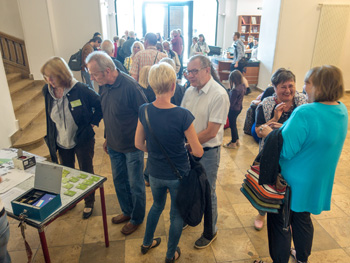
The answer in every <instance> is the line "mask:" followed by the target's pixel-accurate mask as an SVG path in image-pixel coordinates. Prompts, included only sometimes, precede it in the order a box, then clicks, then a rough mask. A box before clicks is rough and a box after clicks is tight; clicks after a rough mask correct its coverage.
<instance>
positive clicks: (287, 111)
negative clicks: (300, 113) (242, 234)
mask: <svg viewBox="0 0 350 263" xmlns="http://www.w3.org/2000/svg"><path fill="white" fill-rule="evenodd" d="M271 83H272V86H273V87H274V89H275V93H274V94H273V96H271V97H267V98H265V99H264V100H263V101H262V102H261V103H260V104H259V106H258V107H257V109H256V113H255V131H256V134H257V136H258V137H259V138H261V140H260V142H259V149H260V150H261V149H262V147H263V145H264V138H265V136H264V134H262V133H261V130H260V129H261V125H268V126H269V127H271V128H272V129H278V128H280V127H282V125H283V123H284V122H285V121H286V120H287V119H288V118H289V117H290V116H291V114H292V112H293V110H294V109H295V108H296V107H298V106H300V105H302V104H305V103H307V99H306V96H305V95H304V94H302V93H299V92H297V91H296V89H295V75H294V74H293V73H292V72H291V71H290V70H287V69H284V68H280V69H278V70H277V71H276V72H275V73H274V74H273V75H272V77H271ZM264 220H265V213H264V212H261V211H259V215H257V217H256V219H255V222H254V227H255V229H256V230H261V229H262V228H263V226H264Z"/></svg>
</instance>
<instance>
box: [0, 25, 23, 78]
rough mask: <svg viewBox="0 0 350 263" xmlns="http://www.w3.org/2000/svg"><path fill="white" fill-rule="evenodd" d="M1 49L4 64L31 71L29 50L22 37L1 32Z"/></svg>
mask: <svg viewBox="0 0 350 263" xmlns="http://www.w3.org/2000/svg"><path fill="white" fill-rule="evenodd" d="M0 50H1V54H2V59H3V61H4V64H9V65H11V66H14V67H17V68H20V69H21V70H24V71H25V72H28V73H29V65H28V58H27V52H26V48H25V44H24V41H23V40H22V39H19V38H16V37H13V36H10V35H8V34H5V33H3V32H0Z"/></svg>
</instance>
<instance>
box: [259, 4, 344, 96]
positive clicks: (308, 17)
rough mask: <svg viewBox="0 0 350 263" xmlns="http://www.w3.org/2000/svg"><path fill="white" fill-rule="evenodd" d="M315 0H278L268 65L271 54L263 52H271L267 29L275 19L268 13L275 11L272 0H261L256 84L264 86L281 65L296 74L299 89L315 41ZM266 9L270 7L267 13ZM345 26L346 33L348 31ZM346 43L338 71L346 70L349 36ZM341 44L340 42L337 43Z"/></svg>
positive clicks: (270, 38)
mask: <svg viewBox="0 0 350 263" xmlns="http://www.w3.org/2000/svg"><path fill="white" fill-rule="evenodd" d="M278 1H279V0H278ZM319 3H320V1H319V0H308V1H305V0H294V1H288V0H282V1H281V10H280V20H279V23H278V27H279V28H278V33H277V38H276V49H275V52H274V60H273V63H272V67H271V58H272V57H270V59H269V58H268V55H270V54H266V53H265V52H267V51H268V50H270V51H268V52H269V53H271V50H273V42H275V39H274V38H273V36H271V32H270V30H271V29H273V24H274V23H275V19H273V17H272V18H271V16H272V15H273V10H275V11H274V12H277V13H278V9H277V8H276V1H275V0H274V1H271V0H265V1H264V5H263V15H262V26H261V31H262V32H261V34H260V43H259V56H260V59H261V65H260V74H259V84H258V85H259V87H261V88H263V89H264V88H266V86H267V85H268V84H269V82H270V81H269V78H270V77H271V75H272V73H273V72H274V71H275V70H276V69H278V68H280V67H285V68H288V69H290V70H292V71H293V73H294V74H295V75H296V83H297V90H299V91H301V90H302V87H303V79H304V75H305V73H306V72H307V71H308V70H309V69H310V66H311V60H312V54H313V50H314V45H315V39H316V33H317V28H318V21H319V15H320V8H319V6H318V4H319ZM327 3H337V4H341V3H344V4H349V3H350V1H349V0H342V1H341V0H328V1H327ZM266 10H270V11H271V12H269V13H268V14H266V13H265V11H266ZM349 28H350V27H348V30H347V32H348V34H350V32H349ZM346 39H347V40H346V41H347V42H346V43H347V45H344V46H345V48H344V49H343V54H342V57H343V60H342V63H340V65H338V66H339V67H341V69H342V71H343V72H344V73H345V72H349V71H350V63H349V56H350V55H349V52H350V49H349V43H350V40H349V36H347V37H346ZM269 43H272V45H271V49H268V48H267V47H268V45H270V44H269ZM334 48H343V45H342V43H339V46H338V47H334ZM346 87H348V89H350V82H349V77H348V76H346V83H345V88H346Z"/></svg>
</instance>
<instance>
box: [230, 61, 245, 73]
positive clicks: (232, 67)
mask: <svg viewBox="0 0 350 263" xmlns="http://www.w3.org/2000/svg"><path fill="white" fill-rule="evenodd" d="M236 69H237V70H239V71H240V72H241V73H242V74H243V69H244V67H240V66H239V64H238V67H235V63H232V64H231V65H230V71H231V72H232V71H234V70H236Z"/></svg>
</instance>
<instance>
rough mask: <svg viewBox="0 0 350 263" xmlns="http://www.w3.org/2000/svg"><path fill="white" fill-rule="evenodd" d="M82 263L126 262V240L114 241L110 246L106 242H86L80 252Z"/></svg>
mask: <svg viewBox="0 0 350 263" xmlns="http://www.w3.org/2000/svg"><path fill="white" fill-rule="evenodd" d="M79 262H80V263H97V262H103V263H124V262H127V261H125V241H124V240H123V241H121V240H119V241H112V242H110V243H109V247H106V246H105V243H104V242H103V243H92V244H84V245H83V247H82V250H81V254H80V260H79Z"/></svg>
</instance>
